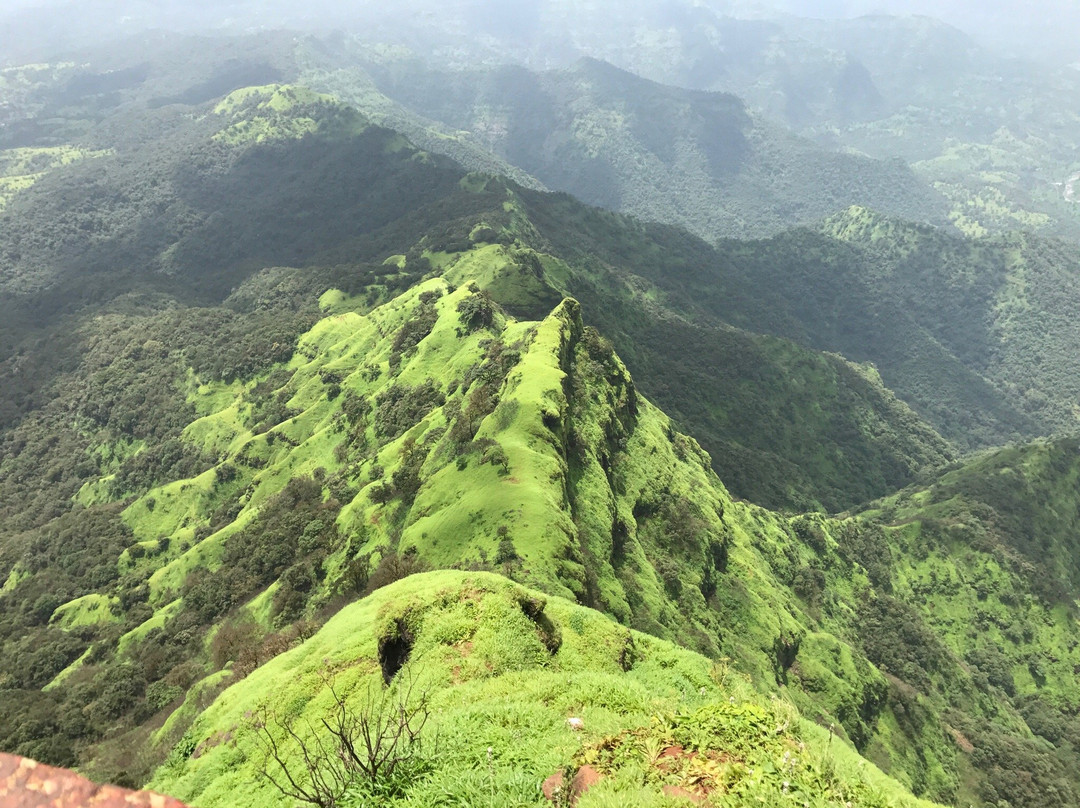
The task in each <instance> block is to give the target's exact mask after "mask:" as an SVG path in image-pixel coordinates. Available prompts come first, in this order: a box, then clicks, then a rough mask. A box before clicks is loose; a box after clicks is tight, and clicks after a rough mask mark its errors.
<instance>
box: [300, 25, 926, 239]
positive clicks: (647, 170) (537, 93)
mask: <svg viewBox="0 0 1080 808" xmlns="http://www.w3.org/2000/svg"><path fill="white" fill-rule="evenodd" d="M304 52H305V53H306V54H307V58H306V59H305V60H304V65H305V72H304V75H305V77H307V80H309V81H311V82H312V83H313V86H316V87H319V88H320V89H325V90H326V91H328V92H332V93H334V94H335V95H338V96H339V97H341V98H343V99H347V100H349V101H350V102H353V103H357V104H358V105H360V108H361V109H364V110H367V109H369V108H370V109H372V110H377V111H378V112H379V113H381V114H383V115H386V116H387V117H388V119H390V120H407V116H406V115H405V114H404V113H403V112H397V111H395V110H394V109H392V108H391V109H386V108H385V105H380V104H379V103H378V102H377V101H376V98H378V97H379V96H380V95H381V96H382V97H385V98H386V99H390V100H392V101H393V102H395V104H397V105H400V106H401V107H402V108H404V110H405V111H407V112H411V113H413V114H414V115H418V116H421V119H426V120H428V121H431V124H430V126H434V127H437V131H441V132H445V133H449V134H451V135H452V136H453V137H455V138H457V139H459V140H462V141H464V142H465V143H471V144H474V145H476V146H480V147H482V148H483V149H485V150H486V151H488V152H491V153H494V154H495V155H496V156H497V157H499V158H501V159H502V160H504V161H505V162H506V163H507V164H509V165H511V166H515V167H517V168H519V169H522V170H524V171H525V172H527V173H528V174H529V175H531V176H533V177H535V178H537V179H538V180H540V181H541V182H543V183H544V185H546V186H547V187H548V188H551V189H553V190H560V191H567V192H569V193H571V194H574V195H575V196H577V197H578V198H580V199H582V200H583V201H585V202H588V203H590V204H593V205H599V206H601V207H606V208H609V209H612V210H619V211H623V212H626V213H632V214H635V215H637V216H641V217H643V218H646V219H652V220H656V221H664V222H668V223H671V224H678V225H681V226H683V227H686V228H687V229H689V230H691V231H692V232H694V233H696V234H698V235H699V236H701V237H703V238H706V239H707V240H710V241H712V240H715V239H716V238H718V237H721V236H733V237H747V236H761V235H768V234H773V233H776V232H777V231H779V230H781V229H783V228H784V227H788V226H791V225H795V224H805V223H808V222H813V221H817V220H819V219H821V218H824V217H825V216H828V215H831V214H833V213H835V212H837V211H838V210H842V209H843V208H846V207H848V206H849V205H853V204H857V205H864V206H866V207H870V208H874V209H876V210H881V211H883V212H886V213H889V214H892V215H895V216H899V217H901V218H906V219H912V220H917V221H933V222H936V223H945V222H946V219H945V213H946V211H947V205H946V204H945V200H944V199H943V198H942V197H940V196H939V195H938V193H937V192H936V191H934V190H933V189H931V188H930V187H929V186H928V185H927V184H925V183H924V182H923V181H922V180H920V179H918V178H917V177H916V176H915V174H914V173H913V172H912V171H911V170H910V169H909V168H908V167H907V166H906V165H904V163H902V162H901V161H882V160H872V159H869V158H867V157H865V156H858V155H855V154H851V153H841V152H838V151H833V150H829V149H826V148H823V147H821V146H818V145H815V144H813V143H811V142H810V141H807V140H803V139H801V138H799V137H796V136H795V135H793V134H791V133H790V132H789V131H787V130H785V129H784V128H783V127H781V126H778V125H776V124H773V123H770V122H769V121H767V120H766V119H764V118H762V117H761V116H760V115H757V114H755V113H752V112H751V111H749V110H748V109H747V108H746V106H745V105H744V103H743V102H742V101H741V100H740V99H738V98H736V97H735V96H733V95H728V94H725V93H711V92H700V91H691V90H683V89H679V88H677V87H670V86H665V85H662V84H657V83H654V82H651V81H648V80H646V79H642V78H639V77H638V76H635V75H633V74H631V73H627V72H625V71H623V70H620V69H618V68H615V67H613V66H612V65H610V64H607V63H605V62H601V61H597V60H595V59H584V60H581V61H579V62H578V63H577V64H576V65H575V66H573V67H572V68H569V69H565V70H557V71H547V72H531V71H529V70H528V69H526V68H524V67H509V66H508V67H500V68H494V69H486V70H480V69H472V70H458V71H448V70H446V69H439V68H436V67H433V66H429V65H427V64H425V62H423V61H421V60H420V59H419V58H417V57H411V56H407V55H406V56H402V57H400V58H398V59H396V60H395V59H387V58H385V57H384V56H377V55H376V54H375V53H374V52H372V51H369V50H368V49H365V48H359V47H353V48H351V49H350V48H347V47H344V46H342V47H339V48H336V49H333V50H331V51H330V52H329V53H328V52H326V50H325V49H323V48H320V47H319V46H318V44H317V43H312V44H311V45H310V46H308V47H307V48H305V49H304ZM343 62H344V63H346V64H349V63H352V64H354V65H355V67H354V68H353V70H352V71H349V70H344V69H341V68H340V67H338V69H336V70H333V69H332V68H333V66H334V65H340V64H342V63H343ZM414 123H415V121H414ZM417 135H419V136H421V137H422V136H423V134H422V130H421V131H418V132H417ZM429 137H430V134H429ZM444 138H445V136H444ZM424 142H425V144H426V145H428V146H429V147H430V148H434V149H441V148H446V146H445V145H444V146H440V145H439V138H430V140H425V141H424ZM464 156H465V155H463V157H464ZM466 159H468V158H467V157H466Z"/></svg>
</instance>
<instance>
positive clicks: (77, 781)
mask: <svg viewBox="0 0 1080 808" xmlns="http://www.w3.org/2000/svg"><path fill="white" fill-rule="evenodd" d="M0 808H185V806H184V804H183V803H182V802H180V801H179V800H176V799H173V798H172V797H165V796H162V795H161V794H154V793H153V792H151V791H129V790H128V789H126V788H120V787H119V786H102V785H98V784H97V783H92V782H90V781H89V780H87V779H86V778H85V777H81V776H79V775H77V774H75V772H72V771H68V770H67V769H57V768H54V767H52V766H46V765H44V764H42V763H36V762H35V761H33V760H30V759H29V758H23V757H18V756H16V755H7V754H4V753H2V752H0Z"/></svg>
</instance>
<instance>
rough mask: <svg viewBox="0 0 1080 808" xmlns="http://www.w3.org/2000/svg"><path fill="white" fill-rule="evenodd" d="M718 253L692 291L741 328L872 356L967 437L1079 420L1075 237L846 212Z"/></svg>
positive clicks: (904, 389) (925, 409)
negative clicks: (972, 231)
mask: <svg viewBox="0 0 1080 808" xmlns="http://www.w3.org/2000/svg"><path fill="white" fill-rule="evenodd" d="M720 252H721V254H722V255H723V256H724V259H723V260H722V261H721V262H720V265H721V266H723V268H724V269H723V272H722V274H721V275H719V276H717V277H716V283H715V284H714V285H710V284H707V283H704V284H702V286H701V287H700V288H699V289H698V291H697V295H698V298H699V300H704V299H705V298H706V296H710V295H711V296H712V300H713V301H715V302H714V304H713V305H714V306H715V308H716V310H718V311H719V312H720V313H721V316H723V317H725V318H726V319H728V320H729V321H731V322H733V323H735V324H737V325H741V326H743V327H750V328H759V329H761V330H763V331H766V332H769V333H775V334H782V335H785V336H788V337H791V338H794V339H796V340H799V341H801V342H803V343H804V344H807V345H810V346H813V347H815V348H818V349H820V350H828V351H838V352H840V353H842V354H844V355H845V356H847V357H849V358H851V359H853V360H856V361H862V362H873V363H874V364H875V366H876V367H877V369H878V371H879V372H880V373H881V376H882V379H883V380H884V382H885V384H886V385H887V386H888V387H890V388H891V389H892V390H895V391H896V393H897V395H899V396H900V397H901V398H903V399H904V400H905V401H907V402H908V403H909V404H911V405H912V406H913V407H914V408H915V410H916V411H917V412H919V413H920V414H921V415H922V416H923V417H924V418H926V419H927V420H928V421H929V422H930V423H932V424H933V425H934V426H935V427H936V428H937V429H938V430H939V431H940V432H941V433H942V434H943V435H945V436H946V437H948V438H950V439H951V440H953V441H956V442H957V443H959V444H961V445H963V446H967V447H980V446H981V447H985V446H994V445H999V444H1001V443H1004V442H1006V441H1008V440H1011V439H1013V438H1015V437H1025V436H1028V437H1030V436H1032V435H1040V434H1042V435H1046V434H1051V433H1054V432H1071V431H1075V429H1076V428H1077V426H1078V421H1077V411H1076V407H1075V402H1076V401H1077V400H1078V396H1080V382H1078V380H1080V365H1078V362H1080V359H1078V357H1080V350H1078V349H1080V342H1078V340H1080V331H1078V329H1077V327H1076V325H1075V322H1074V316H1073V313H1074V301H1075V300H1076V299H1077V294H1078V293H1080V255H1078V254H1077V251H1076V248H1075V247H1073V246H1071V245H1069V244H1065V243H1062V242H1059V241H1055V240H1049V239H1042V238H1039V237H1036V236H1031V235H1028V234H1023V233H1010V234H1003V235H1000V236H994V237H991V238H985V239H964V238H958V237H956V236H953V235H949V234H947V233H944V232H942V231H940V230H936V229H934V228H929V227H923V226H917V225H911V224H907V223H903V222H898V221H895V220H890V219H888V218H886V217H883V216H881V215H880V214H876V213H874V212H872V211H868V210H865V209H861V208H853V209H851V210H849V211H846V212H845V213H843V214H840V215H838V216H835V217H832V218H830V219H829V220H828V221H827V222H825V224H824V225H823V226H822V227H821V228H819V229H816V230H793V231H791V232H789V233H785V234H783V235H781V236H779V237H777V238H775V239H772V240H769V241H767V242H762V243H754V244H745V243H738V242H727V243H725V244H723V245H721V246H720ZM703 305H706V304H704V303H703Z"/></svg>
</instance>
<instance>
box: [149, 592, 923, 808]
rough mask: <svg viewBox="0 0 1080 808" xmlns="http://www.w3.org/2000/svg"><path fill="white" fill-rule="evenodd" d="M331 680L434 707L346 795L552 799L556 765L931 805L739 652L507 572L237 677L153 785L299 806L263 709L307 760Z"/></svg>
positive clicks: (386, 613) (703, 791) (686, 788)
mask: <svg viewBox="0 0 1080 808" xmlns="http://www.w3.org/2000/svg"><path fill="white" fill-rule="evenodd" d="M405 632H407V636H408V641H409V649H408V658H407V661H406V662H405V664H404V667H403V668H402V669H401V670H400V671H398V672H395V673H394V675H393V677H392V678H391V681H390V683H389V686H387V685H385V684H384V672H385V670H386V661H387V655H386V648H387V647H388V644H389V643H388V641H387V637H394V638H397V637H400V636H402V635H403V634H404V633H405ZM328 677H329V678H330V681H331V683H332V686H333V688H334V690H335V691H336V692H338V693H351V694H355V695H353V696H351V697H350V699H349V702H348V709H349V710H350V712H352V711H355V714H356V715H358V716H359V715H369V716H378V715H380V712H379V705H389V707H388V709H387V708H383V709H384V711H385V712H384V713H383V714H385V713H390V714H391V715H393V711H394V710H396V709H397V705H398V704H400V703H402V702H404V703H405V704H406V705H407V709H408V710H413V711H416V716H415V718H416V721H415V722H414V723H415V724H419V722H420V719H421V718H423V717H426V718H427V722H426V724H425V726H424V733H423V734H422V735H421V742H418V743H416V744H412V745H409V746H408V749H409V751H411V753H412V754H411V757H409V758H407V759H406V760H405V762H404V763H402V764H399V765H398V766H396V767H395V770H394V771H393V772H392V773H391V774H390V775H386V776H379V777H376V778H375V779H374V782H372V780H371V779H370V778H367V779H365V778H358V780H357V782H356V783H355V784H353V785H352V786H351V787H350V788H342V789H341V791H343V792H344V793H345V794H346V795H347V797H346V801H347V804H375V803H376V802H377V803H378V804H380V805H397V804H410V805H446V804H448V803H452V804H455V805H489V806H494V805H537V804H540V802H541V800H542V797H541V794H540V785H541V783H542V782H543V781H544V780H546V779H547V778H548V777H549V776H551V775H553V774H556V773H558V772H564V773H565V779H564V782H565V783H566V784H567V786H569V784H570V783H571V782H572V780H573V778H574V775H575V773H576V772H577V771H578V770H579V769H582V768H586V767H589V768H591V770H592V771H595V772H598V773H599V774H600V775H601V779H600V780H599V782H598V784H596V785H595V786H593V787H592V788H590V789H589V790H588V791H587V792H585V793H584V794H583V795H581V796H580V798H579V799H577V800H576V804H577V805H580V806H583V807H584V806H600V805H615V804H627V803H628V802H629V803H632V804H633V805H641V806H646V805H666V804H670V805H677V804H686V801H687V799H688V798H696V799H700V798H701V797H704V796H708V797H709V798H710V800H711V801H712V803H713V804H724V805H751V804H758V803H760V802H762V801H764V802H766V803H767V804H770V805H780V804H789V803H790V804H792V805H801V804H803V803H804V802H806V801H810V800H812V801H813V803H814V804H817V805H853V806H854V805H860V806H886V805H888V806H908V805H910V806H915V805H928V803H923V802H921V801H917V800H914V799H912V798H911V797H910V796H906V795H905V792H904V790H903V789H902V788H901V787H900V786H899V784H897V783H896V782H895V781H890V780H889V779H887V778H885V777H884V776H882V775H881V774H880V773H879V772H878V771H877V770H876V769H875V768H874V767H873V766H869V767H867V766H865V765H864V764H865V761H863V760H861V759H860V758H858V757H857V756H856V755H854V754H853V753H852V752H851V751H850V750H849V749H848V748H847V747H846V746H845V745H843V744H840V743H835V742H833V739H831V738H829V737H828V733H827V731H826V730H824V729H822V728H820V727H818V726H816V725H814V724H812V723H810V722H807V721H805V720H803V719H801V718H799V716H798V713H797V712H796V711H795V709H794V707H792V706H791V705H790V704H789V703H787V702H784V701H780V700H767V699H764V698H762V697H761V696H759V695H757V694H756V693H755V692H754V691H753V690H752V689H751V688H749V687H748V685H747V683H746V682H745V681H744V680H743V679H742V678H741V677H740V676H739V675H738V674H735V673H733V672H731V671H729V670H728V669H727V668H726V667H725V666H723V665H717V664H716V663H713V662H711V661H710V660H708V659H706V658H704V657H701V656H698V655H697V654H693V653H691V652H688V651H685V650H683V649H680V648H678V647H677V646H674V645H671V644H670V643H666V642H663V641H660V640H656V639H655V638H653V637H651V636H649V635H647V634H641V633H639V632H634V631H628V630H627V629H626V628H624V627H622V626H620V625H619V624H617V623H615V622H614V621H612V620H610V619H609V618H605V617H603V616H601V615H599V614H597V613H596V612H593V611H590V610H588V609H585V608H583V607H581V606H578V605H575V604H572V603H570V602H568V601H565V600H562V599H559V598H548V597H545V596H544V595H542V594H541V593H539V592H537V591H535V590H527V589H524V588H522V587H520V586H517V585H514V584H511V583H510V582H508V581H506V579H504V578H500V577H498V576H494V575H491V574H486V573H470V574H466V573H458V572H453V573H451V572H438V573H426V574H423V575H415V576H412V577H410V578H409V579H407V580H406V581H402V582H399V583H396V584H393V585H392V586H388V587H385V588H383V589H380V590H379V591H378V592H376V593H374V594H372V595H370V596H369V597H367V598H365V599H364V600H362V601H360V602H358V603H355V604H353V605H351V606H348V607H346V608H345V609H344V610H342V611H341V612H339V613H338V614H337V615H335V617H334V618H333V619H332V620H331V621H330V622H328V623H327V624H326V625H325V626H324V627H323V628H322V630H320V631H319V632H318V633H317V634H316V635H315V636H313V637H312V638H311V639H309V640H308V641H306V642H305V643H304V644H303V645H302V646H300V647H299V648H297V649H295V650H293V651H290V652H288V653H286V654H283V655H282V656H279V657H277V658H276V659H274V660H272V661H271V662H269V663H267V664H266V665H264V666H262V667H260V668H258V669H257V670H256V671H254V672H253V673H252V674H250V675H249V676H248V677H247V678H246V679H244V680H243V681H241V682H239V683H237V684H235V685H234V686H232V687H230V688H229V689H228V690H226V691H225V692H224V693H223V694H222V695H221V696H219V697H218V699H217V700H216V701H215V702H214V703H213V704H212V705H211V706H210V707H209V708H208V709H207V710H206V711H204V712H203V713H202V714H201V715H200V716H199V718H198V720H197V721H196V723H195V724H194V725H193V726H192V727H191V728H190V729H189V730H188V731H187V733H186V734H185V735H184V738H183V739H182V741H181V742H180V744H178V746H177V748H176V751H174V753H173V755H172V756H171V757H170V759H169V761H168V763H166V764H165V765H164V766H163V767H162V768H161V769H159V770H158V772H157V774H156V775H155V777H154V779H153V780H152V781H151V783H150V785H151V786H152V787H153V788H155V789H158V790H160V791H163V792H166V793H169V794H176V795H177V796H180V797H181V798H183V799H184V800H185V801H187V802H190V803H192V804H196V805H200V806H207V808H211V807H212V806H218V805H221V806H237V807H238V808H239V806H245V805H253V806H254V805H258V806H269V805H290V804H292V803H291V802H290V801H289V800H288V799H285V798H283V797H282V795H281V794H280V793H279V792H278V791H277V790H276V789H275V788H274V787H273V786H272V785H271V784H270V783H269V782H268V780H267V779H266V778H265V777H263V776H261V774H262V772H266V773H268V774H271V775H273V776H275V777H276V778H277V779H278V780H279V782H284V777H283V771H282V769H281V768H279V767H278V766H277V764H276V763H273V762H269V763H267V762H266V761H265V759H264V758H265V749H266V748H267V747H268V744H269V739H268V737H267V736H266V735H265V734H264V731H263V730H261V729H260V725H259V724H257V723H255V721H254V720H253V718H252V717H253V716H261V715H265V716H266V718H265V719H264V724H263V726H266V727H267V728H269V731H270V732H272V733H274V736H273V739H274V740H275V741H276V742H277V743H278V744H280V745H281V746H280V748H281V750H282V755H281V757H282V760H283V762H285V764H286V766H287V767H289V769H290V770H291V771H292V772H294V773H296V772H303V771H305V767H304V764H303V762H302V759H301V747H300V744H299V742H297V741H292V740H290V739H288V738H287V735H286V733H285V730H284V728H283V727H281V726H279V724H280V723H283V722H284V721H285V720H286V719H285V716H287V717H288V719H287V720H290V721H291V722H292V726H293V727H296V728H298V729H299V731H300V732H304V733H306V730H305V729H304V728H305V727H310V726H318V722H319V721H320V719H322V718H323V717H324V715H328V714H329V713H330V711H331V708H332V707H333V704H334V698H333V695H332V693H331V692H330V691H329V688H328V686H327V684H326V679H327V678H328ZM271 694H272V695H271ZM406 694H411V697H412V700H411V701H408V700H406ZM568 718H577V719H580V721H581V722H582V724H583V726H582V729H581V730H578V731H576V730H574V729H572V728H571V727H570V726H569V725H568ZM331 720H333V719H331ZM300 737H301V738H303V739H304V740H305V741H306V742H307V743H308V744H309V745H310V744H311V743H312V741H311V738H310V736H305V735H301V736H300ZM405 747H406V744H404V743H402V744H401V748H402V749H404V748H405ZM297 779H300V780H301V782H304V781H303V780H302V779H301V778H300V776H299V775H297ZM305 785H307V784H306V783H305ZM567 790H568V789H567ZM567 796H568V794H567Z"/></svg>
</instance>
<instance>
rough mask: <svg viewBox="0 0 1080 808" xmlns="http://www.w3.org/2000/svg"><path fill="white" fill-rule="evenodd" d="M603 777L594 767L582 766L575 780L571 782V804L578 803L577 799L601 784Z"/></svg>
mask: <svg viewBox="0 0 1080 808" xmlns="http://www.w3.org/2000/svg"><path fill="white" fill-rule="evenodd" d="M601 776H602V775H601V774H600V772H598V771H597V770H596V769H594V768H593V767H592V766H582V767H581V768H580V769H578V770H577V774H575V775H574V779H573V780H571V781H570V804H571V805H573V804H574V803H575V802H577V798H578V797H580V796H581V795H582V794H584V793H585V792H586V791H588V790H589V789H590V788H592V787H593V786H595V785H596V784H597V783H599V782H600V777H601Z"/></svg>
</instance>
